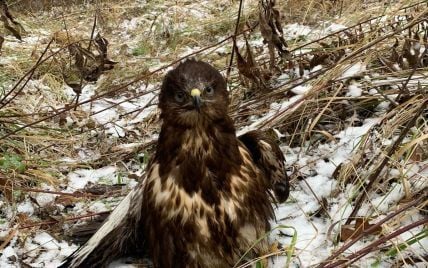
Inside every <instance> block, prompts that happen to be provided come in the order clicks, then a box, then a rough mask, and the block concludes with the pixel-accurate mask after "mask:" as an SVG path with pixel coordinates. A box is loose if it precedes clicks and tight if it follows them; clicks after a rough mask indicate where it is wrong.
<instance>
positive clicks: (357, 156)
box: [0, 0, 428, 266]
mask: <svg viewBox="0 0 428 268" xmlns="http://www.w3.org/2000/svg"><path fill="white" fill-rule="evenodd" d="M25 2H26V1H17V5H16V6H14V5H12V6H11V8H12V10H13V9H14V8H16V9H15V11H16V14H17V17H18V18H19V20H20V21H22V24H23V26H24V28H26V30H27V32H28V33H29V34H31V36H32V38H36V40H37V41H35V42H32V43H25V42H24V43H18V42H17V41H13V40H10V39H8V40H6V41H7V42H10V43H12V44H13V46H5V48H3V50H2V55H7V56H8V57H9V58H13V60H12V61H10V62H9V63H7V64H4V65H2V66H1V69H0V99H3V97H4V96H5V94H6V93H7V92H9V91H8V90H10V89H11V88H12V87H11V85H15V84H17V83H18V81H19V79H20V78H22V77H24V78H25V79H24V82H25V80H26V79H27V78H30V79H29V81H30V82H29V83H28V84H27V85H26V86H24V87H23V88H22V91H20V92H18V90H19V88H20V87H21V86H22V85H23V82H21V83H19V86H18V87H17V88H16V89H15V90H14V92H13V93H14V94H15V93H18V94H16V97H15V98H14V99H13V100H11V99H10V97H9V98H8V99H9V100H10V102H9V101H8V102H6V101H5V100H7V99H3V102H2V105H0V159H2V160H3V162H1V163H3V164H2V165H3V166H2V168H1V170H0V171H1V172H0V187H3V190H2V192H3V196H4V197H5V198H6V199H7V200H6V201H7V202H9V203H12V204H13V203H17V202H20V201H21V200H23V199H24V198H25V197H26V195H28V194H29V191H28V188H38V187H40V186H41V185H42V184H48V185H52V186H54V187H56V189H58V192H57V193H59V194H61V192H60V186H61V185H63V184H64V182H65V177H66V174H67V173H68V172H69V171H70V170H73V169H76V168H79V167H91V168H97V167H102V166H105V165H116V166H119V167H121V169H122V170H123V171H124V172H126V171H127V169H128V168H129V166H130V164H136V165H142V164H143V163H141V161H140V159H139V154H140V153H141V152H142V151H145V152H146V154H150V153H151V152H152V145H153V141H152V137H153V134H156V132H157V131H158V121H157V114H156V111H154V112H153V113H152V114H151V115H150V116H148V117H146V118H145V119H144V120H143V121H142V122H138V125H137V126H136V127H135V128H134V129H132V130H125V132H126V133H127V135H125V136H122V137H112V136H111V135H109V134H108V133H106V130H107V129H108V128H109V127H108V125H109V124H111V123H114V122H107V123H100V122H97V121H96V120H94V119H92V118H91V116H92V117H94V116H95V114H91V113H90V112H89V111H88V110H87V109H83V108H82V107H83V106H84V105H91V103H96V101H98V100H100V99H102V98H104V97H110V98H112V99H118V98H122V99H126V100H129V101H132V100H134V99H137V98H139V97H141V96H143V95H144V94H148V92H149V91H153V90H156V89H157V87H158V83H159V82H160V80H161V79H162V76H163V72H164V70H165V69H166V68H167V67H168V66H169V65H170V64H171V63H173V62H175V61H176V60H177V59H180V58H185V57H186V55H187V54H189V51H188V48H191V49H193V51H199V50H200V52H197V53H195V55H196V56H197V57H199V58H200V59H204V60H207V61H210V62H213V63H214V65H216V66H217V67H218V68H220V69H222V70H225V69H226V68H227V64H228V56H229V53H230V51H231V40H230V39H229V40H228V41H225V42H220V41H221V39H222V38H226V39H227V38H228V37H229V36H230V35H231V34H232V33H233V32H234V28H235V23H236V21H235V20H236V16H237V5H238V3H233V4H232V5H230V1H219V6H217V7H216V8H214V7H212V6H209V5H208V6H206V7H205V6H198V8H199V9H200V10H199V11H196V12H200V14H209V15H206V16H203V17H198V15H195V16H182V14H183V13H184V14H185V13H186V12H189V11H190V10H191V8H193V7H194V6H191V3H189V2H187V1H177V2H172V1H149V3H147V5H146V7H145V9H144V10H143V9H141V7H139V6H137V5H136V4H135V3H134V1H128V0H123V1H99V2H98V1H95V3H94V4H89V5H86V6H85V7H82V6H80V5H71V6H70V5H69V6H67V7H64V6H63V5H61V1H58V6H55V7H53V8H49V11H46V8H45V7H44V6H43V5H44V4H45V2H46V3H47V2H49V3H47V7H51V6H52V5H51V1H43V3H40V5H41V6H37V7H35V6H33V5H30V6H27V5H26V4H25ZM53 2H55V1H53ZM277 2H280V1H277ZM391 2H392V3H391ZM416 2H417V1H404V0H403V1H348V0H343V1H321V2H320V1H312V0H305V1H294V0H290V1H285V2H284V3H281V4H280V3H278V6H279V7H280V10H281V12H282V14H284V21H285V22H286V23H301V24H305V25H311V26H316V25H317V24H318V23H319V22H320V21H335V22H337V23H341V24H344V25H347V26H352V25H356V26H355V27H351V28H348V29H346V30H344V31H342V32H341V33H336V34H333V35H331V36H328V37H326V38H324V37H325V35H322V36H319V38H315V40H314V41H313V42H307V41H305V40H300V39H294V40H292V41H291V42H289V48H288V49H289V50H290V51H291V52H292V53H291V54H290V57H289V58H287V59H286V60H284V61H279V59H278V62H277V64H278V65H277V67H278V69H280V71H281V73H286V74H289V77H290V78H291V79H289V80H287V81H286V82H282V84H281V83H280V84H275V85H272V86H271V87H270V88H269V91H265V92H262V93H256V94H253V95H247V94H244V92H245V93H247V92H248V91H249V90H250V89H249V88H245V87H244V86H243V83H242V80H241V77H240V76H239V75H238V71H237V69H236V68H235V67H236V66H235V64H234V65H233V66H232V73H231V75H230V77H229V84H230V87H231V88H232V92H231V99H232V105H231V114H232V116H233V118H234V119H235V122H236V124H237V126H246V125H249V124H250V123H251V122H250V118H251V117H252V116H257V115H260V114H261V113H264V112H267V111H269V105H270V104H271V103H273V102H282V101H285V100H287V99H289V98H290V97H293V96H295V94H294V93H292V89H293V88H295V87H296V86H298V85H300V84H303V83H305V84H306V85H308V84H310V85H311V89H310V90H309V91H308V92H307V93H306V94H305V95H304V96H303V97H302V99H301V100H300V101H298V102H296V103H295V104H293V106H291V107H288V108H287V109H284V110H281V111H280V112H279V113H277V114H275V115H273V116H271V117H270V118H268V119H267V120H265V121H263V122H261V123H259V124H258V125H257V126H256V127H258V128H276V129H278V130H279V131H280V132H282V133H286V136H285V137H284V138H282V143H283V144H285V145H287V146H289V147H302V148H304V149H305V150H311V149H314V148H316V147H317V146H318V145H319V144H323V143H326V142H334V141H336V137H335V135H336V134H337V133H339V132H340V131H341V130H343V129H345V128H346V127H349V126H353V125H355V124H358V123H361V122H362V121H363V120H364V119H366V118H370V117H372V116H374V115H377V116H380V117H381V118H382V120H381V122H380V123H379V124H377V125H376V126H375V127H373V128H372V129H370V131H369V132H368V134H367V135H366V137H365V138H364V139H363V140H362V141H361V143H360V144H358V146H357V147H356V148H355V150H354V152H353V158H352V159H351V161H349V162H347V163H345V164H343V165H340V166H339V167H338V168H337V169H336V171H335V174H334V176H335V179H336V180H337V182H338V187H337V189H335V191H334V192H333V194H332V196H331V198H335V197H337V196H338V195H340V194H342V193H344V192H345V190H346V187H348V186H349V185H351V186H352V187H354V193H355V195H354V196H350V197H349V201H350V203H352V204H353V208H354V210H356V211H358V209H359V206H360V205H361V204H358V203H357V202H361V203H362V202H365V201H368V204H369V205H370V206H371V210H370V211H371V212H370V214H368V215H366V217H367V218H376V217H379V216H380V215H382V214H383V213H385V212H384V211H379V209H378V206H380V205H382V203H380V204H371V203H370V200H367V199H368V198H369V197H370V196H371V195H372V194H373V193H380V192H385V191H386V192H388V191H393V189H392V188H391V187H390V186H391V184H393V183H401V184H403V185H404V186H405V191H406V193H405V196H404V197H403V198H402V199H400V200H397V201H396V203H395V206H396V207H400V206H405V205H406V204H408V203H409V202H410V201H411V200H418V202H417V203H415V204H413V206H411V207H409V208H408V209H407V210H405V211H404V212H403V214H399V215H398V214H397V215H398V216H397V217H396V216H395V215H394V217H392V216H391V220H389V221H386V222H385V224H383V225H382V227H383V229H384V230H385V233H387V234H390V233H393V231H394V230H396V229H399V228H401V227H403V226H404V225H403V222H402V221H401V219H402V218H404V214H406V215H408V214H418V213H426V195H427V193H426V186H425V187H424V186H423V185H424V183H423V180H426V176H423V175H422V174H418V172H420V173H422V171H423V170H425V169H426V168H427V164H426V163H427V161H428V160H427V159H428V154H427V152H426V150H425V149H424V148H427V146H428V136H427V134H426V133H428V122H427V112H426V111H427V108H426V103H427V95H428V94H427V89H426V86H427V85H426V83H427V82H426V81H427V80H426V76H427V67H428V66H427V65H426V64H427V61H422V64H421V65H418V66H416V65H414V66H412V65H411V64H410V65H408V66H404V65H403V66H401V68H400V70H393V69H391V66H393V65H394V64H398V62H393V61H394V60H397V59H394V58H393V57H391V49H392V47H393V46H395V47H396V51H397V53H398V56H399V58H400V57H401V59H402V58H403V57H405V53H406V48H405V44H406V42H408V41H409V40H411V41H415V40H414V39H415V36H414V32H415V31H418V30H419V31H420V32H422V29H424V28H423V27H426V25H425V24H424V23H425V22H422V21H423V20H426V19H427V6H426V4H421V5H419V6H415V7H412V8H409V9H405V10H404V9H403V7H406V6H411V5H413V4H414V3H416ZM245 4H246V6H245V8H244V14H243V17H242V18H241V24H240V27H239V29H240V31H244V30H246V29H247V28H246V27H247V26H246V25H245V24H246V22H248V24H249V25H254V23H255V22H257V20H258V15H257V12H258V6H257V1H248V3H245ZM94 14H97V16H98V17H97V18H98V24H97V31H100V32H102V33H103V37H105V38H106V39H107V40H108V41H109V43H110V44H109V55H110V56H111V58H112V60H114V61H116V62H118V63H117V64H116V65H115V67H114V69H112V70H111V71H107V72H106V73H105V74H104V75H103V77H102V78H101V79H100V80H99V81H98V82H97V83H96V91H95V92H96V93H97V94H96V95H94V96H93V97H92V98H91V99H89V100H88V101H83V102H78V101H77V102H76V100H73V101H72V102H70V99H69V97H68V96H67V94H66V93H65V91H64V89H65V81H64V70H67V69H69V68H71V67H70V66H71V65H72V57H71V56H70V53H69V52H68V49H67V47H68V46H69V45H70V43H72V42H77V41H80V40H84V41H81V44H82V46H85V47H86V46H87V45H88V44H89V41H88V40H89V39H90V37H91V28H92V23H93V19H94ZM399 14H403V15H407V17H403V21H402V22H401V24H400V27H396V26H395V25H394V23H393V22H392V21H391V20H390V19H391V17H392V16H395V15H399ZM378 16H384V18H386V19H381V18H379V17H378ZM35 18H37V19H35ZM134 18H139V19H140V21H134V22H132V20H133V19H134ZM370 18H374V19H373V20H372V21H370V22H367V20H369V19H370ZM125 19H127V20H128V24H132V23H136V24H135V25H136V26H135V27H134V28H132V29H130V30H129V31H127V32H126V33H123V31H124V29H125V31H126V27H123V25H121V23H120V22H123V21H124V20H125ZM362 22H364V23H362ZM425 31H426V29H425ZM58 32H62V35H61V36H62V37H61V38H56V39H55V41H54V42H53V43H52V46H50V47H49V49H48V50H47V53H46V56H45V58H46V57H50V58H49V59H48V60H46V61H45V62H43V64H40V65H37V64H36V62H37V60H38V59H39V57H40V56H41V55H42V52H43V50H44V49H45V48H46V46H47V45H48V43H49V41H50V40H51V38H53V37H54V36H55V33H58ZM247 37H248V39H249V40H256V39H257V38H259V33H258V30H257V29H256V30H255V31H253V32H247ZM238 38H239V40H240V41H243V38H242V35H240V36H239V37H238ZM122 39H126V43H124V42H123V40H122ZM420 39H421V40H420V42H421V45H423V46H428V44H427V43H426V39H424V38H423V33H421V34H420ZM229 41H230V42H229ZM396 42H397V43H396ZM394 44H396V45H394ZM60 48H64V50H62V51H60V52H58V51H59V49H60ZM218 51H220V52H218ZM254 51H255V52H256V60H257V62H258V63H259V65H260V66H263V67H264V68H267V67H265V66H266V63H267V62H268V59H269V55H268V53H267V51H266V49H264V50H263V49H260V48H257V49H254ZM323 54H325V55H328V56H329V59H331V61H329V62H327V61H320V62H319V64H321V65H322V68H321V69H320V70H319V71H318V72H313V73H310V74H305V75H304V76H300V75H299V74H298V73H297V74H296V71H295V69H296V67H297V69H301V70H303V69H305V70H306V72H307V71H309V69H310V67H311V66H310V65H311V61H313V58H314V57H317V56H321V55H323ZM425 57H426V56H425ZM357 62H361V63H364V65H365V66H367V70H366V71H365V73H364V75H366V76H367V77H369V78H370V79H364V77H363V75H359V76H358V77H353V78H352V79H349V78H347V79H345V78H343V77H342V74H343V72H344V71H345V70H346V69H347V68H349V67H350V65H352V64H355V63H357ZM385 62H390V64H387V63H385ZM312 63H313V62H312ZM316 65H318V64H316ZM33 66H36V68H35V72H34V74H32V75H30V74H28V71H29V70H31V68H32V67H33ZM312 67H313V66H312ZM374 73H376V76H372V74H374ZM26 74H27V75H26ZM277 76H278V73H275V72H272V73H271V77H272V78H271V79H272V81H273V80H275V77H277ZM392 78H393V79H392ZM351 80H355V81H358V82H359V83H360V84H361V86H360V87H361V88H362V90H363V93H362V95H361V96H349V95H347V91H348V86H349V83H350V81H351ZM87 84H88V85H90V84H91V83H89V82H88V83H87ZM148 84H150V85H153V87H151V88H145V85H148ZM83 89H84V90H85V88H83ZM372 91H374V93H373V92H372ZM83 93H85V92H83ZM14 94H12V95H11V96H14ZM397 95H399V96H400V98H396V96H397ZM122 99H121V100H122ZM155 102H156V100H155V99H154V100H153V101H152V102H151V105H154V104H155ZM381 103H389V105H390V106H389V107H390V108H389V109H388V110H387V112H386V113H384V114H378V111H377V110H376V107H378V106H379V104H381ZM423 105H425V106H423ZM116 106H117V105H116V104H115V102H114V101H112V102H111V103H110V106H107V107H106V108H105V109H106V110H109V109H114V108H115V107H116ZM135 108H136V111H135V112H132V113H129V111H118V112H119V113H120V116H119V118H120V119H122V118H125V119H127V120H132V119H135V117H136V116H138V114H139V113H140V112H141V111H139V110H138V109H141V108H142V107H138V106H136V107H135ZM143 108H146V107H143ZM36 123H37V124H36ZM400 135H402V136H403V137H402V138H403V140H402V141H400V142H399V143H398V144H396V145H395V146H393V144H394V140H396V139H397V137H399V136H400ZM129 143H139V145H138V146H135V147H133V148H131V149H130V148H125V147H121V145H123V144H129ZM82 148H83V149H84V150H87V151H90V152H97V156H96V157H89V158H87V159H82V157H81V154H82ZM112 148H113V150H112ZM64 159H74V161H65V160H64ZM7 161H9V162H7ZM5 162H7V163H8V165H9V166H8V167H5V165H6V164H4V163H5ZM414 165H418V166H420V170H419V171H418V172H414V173H413V174H411V175H408V174H406V172H408V170H409V167H411V166H414ZM391 172H394V174H396V175H395V176H391V175H390V173H391ZM373 174H375V175H376V176H374V175H373ZM298 175H299V174H298V171H296V172H295V173H294V174H292V178H293V180H295V179H296V178H297V177H298ZM366 182H369V183H366ZM421 185H422V186H421ZM0 189H1V188H0ZM16 189H20V190H16ZM25 189H27V190H25ZM75 197H76V198H77V199H78V200H81V199H83V200H85V199H86V198H88V197H87V196H84V197H82V196H80V195H76V196H75ZM424 198H425V199H424ZM356 200H357V201H356ZM358 200H360V201H358ZM391 208H394V206H391ZM388 212H390V213H394V210H393V209H392V210H391V211H388ZM425 215H426V214H425ZM83 216H84V215H83ZM83 216H82V217H83ZM348 216H349V215H344V220H346V221H349V220H350V219H348V218H347V217H348ZM77 219H80V218H79V217H72V219H71V220H73V221H75V220H77ZM63 220H64V219H63ZM403 221H404V220H403ZM16 223H18V225H21V226H26V225H28V224H33V222H29V220H28V219H25V218H19V217H18V218H16ZM43 223H44V222H43V220H42V221H41V222H39V223H37V224H35V226H39V227H41V226H43ZM57 223H58V224H57V229H56V232H57V234H58V235H62V234H61V232H62V230H61V226H60V224H61V221H58V222H57ZM348 223H349V222H348ZM422 224H425V226H426V223H422ZM379 225H380V224H379ZM58 226H59V227H58ZM44 227H46V226H44ZM404 227H405V226H404ZM32 231H34V228H33V229H32ZM363 237H364V236H361V237H359V239H362V238H363ZM8 239H9V238H8ZM381 239H382V237H381V236H379V237H378V239H377V240H375V241H381ZM391 239H392V238H391ZM6 240H7V239H6ZM6 240H5V241H6ZM391 241H393V240H391ZM3 244H4V243H3ZM3 244H2V246H0V248H1V247H4V246H3ZM388 245H389V246H391V247H395V248H398V251H400V250H403V251H405V248H406V247H403V246H399V245H398V244H397V242H395V241H394V242H390V243H389V244H388ZM339 250H340V248H339ZM377 250H379V247H377V246H375V245H373V247H372V248H369V250H368V251H369V252H375V251H377ZM337 252H339V251H337ZM361 254H362V253H361ZM391 254H392V253H391ZM392 255H393V256H394V257H396V259H397V260H396V263H397V264H399V263H400V261H402V258H401V259H400V257H397V256H398V255H400V254H399V253H397V252H395V253H394V254H392ZM352 256H353V259H352V258H351V259H350V260H349V261H348V264H350V263H352V261H353V260H356V258H358V257H362V256H361V255H359V254H356V255H355V256H354V255H352ZM341 257H343V255H342V254H337V256H335V255H332V258H331V259H329V260H328V262H327V263H324V264H323V265H325V266H328V265H330V264H331V265H333V266H334V265H336V264H337V265H339V264H343V263H342V262H341V260H340V258H341ZM415 258H417V256H416V257H415ZM338 263H339V264H338Z"/></svg>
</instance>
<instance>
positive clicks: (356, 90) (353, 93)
mask: <svg viewBox="0 0 428 268" xmlns="http://www.w3.org/2000/svg"><path fill="white" fill-rule="evenodd" d="M362 93H363V90H362V89H361V84H360V83H357V82H352V83H351V84H350V85H349V86H348V92H347V93H346V96H347V97H361V95H362Z"/></svg>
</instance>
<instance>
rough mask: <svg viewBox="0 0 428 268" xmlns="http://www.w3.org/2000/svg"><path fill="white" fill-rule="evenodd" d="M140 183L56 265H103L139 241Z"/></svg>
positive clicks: (129, 249) (121, 254)
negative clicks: (73, 250)
mask: <svg viewBox="0 0 428 268" xmlns="http://www.w3.org/2000/svg"><path fill="white" fill-rule="evenodd" d="M142 198H143V184H140V185H138V186H137V187H135V188H134V189H133V190H132V191H131V192H129V194H128V195H127V196H126V197H125V198H124V199H123V200H122V201H121V202H120V203H119V205H118V206H117V207H116V208H115V209H114V211H113V212H112V213H111V214H110V216H109V217H108V218H107V219H106V221H105V222H104V223H103V224H102V226H101V227H100V228H99V229H98V230H97V232H96V233H95V234H94V235H93V236H92V237H91V238H90V239H89V240H88V241H87V242H86V243H85V244H84V245H83V246H82V247H80V248H79V249H78V250H76V251H75V252H74V253H73V254H72V255H70V256H69V257H68V258H67V259H66V260H65V262H64V263H62V264H61V266H59V267H64V268H65V267H106V266H107V265H108V264H109V263H110V262H111V261H112V260H114V259H116V258H118V257H121V256H123V255H125V254H127V253H129V252H132V251H133V250H134V248H135V245H136V243H137V242H138V243H141V241H140V239H141V237H138V236H139V232H138V229H139V228H140V223H141V216H142Z"/></svg>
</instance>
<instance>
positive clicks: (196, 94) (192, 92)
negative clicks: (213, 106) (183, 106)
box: [190, 88, 201, 97]
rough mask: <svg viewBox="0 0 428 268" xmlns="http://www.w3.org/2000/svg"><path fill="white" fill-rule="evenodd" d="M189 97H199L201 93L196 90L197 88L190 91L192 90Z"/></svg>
mask: <svg viewBox="0 0 428 268" xmlns="http://www.w3.org/2000/svg"><path fill="white" fill-rule="evenodd" d="M190 95H191V96H192V97H195V96H201V91H200V90H199V89H197V88H194V89H192V90H191V91H190Z"/></svg>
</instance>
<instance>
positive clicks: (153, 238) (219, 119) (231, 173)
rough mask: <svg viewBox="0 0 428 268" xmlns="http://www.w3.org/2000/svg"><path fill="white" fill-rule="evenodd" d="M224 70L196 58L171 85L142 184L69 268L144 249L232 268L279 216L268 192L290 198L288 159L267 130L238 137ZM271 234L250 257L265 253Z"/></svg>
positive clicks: (178, 262) (181, 263)
mask: <svg viewBox="0 0 428 268" xmlns="http://www.w3.org/2000/svg"><path fill="white" fill-rule="evenodd" d="M228 103H229V100H228V92H227V90H226V82H225V80H224V79H223V77H222V76H221V74H220V73H219V72H218V71H217V70H216V69H214V68H213V67H212V66H210V65H209V64H207V63H204V62H200V61H195V60H188V61H186V62H184V63H181V64H180V65H178V67H177V68H175V69H174V70H172V71H170V72H169V73H168V74H167V75H166V77H165V79H164V82H163V85H162V89H161V92H160V96H159V108H160V110H161V119H162V121H163V124H162V128H161V132H160V135H159V140H158V144H157V148H156V153H155V155H154V157H153V158H152V159H151V161H150V163H149V165H148V168H147V171H146V176H145V179H144V180H143V182H142V183H141V184H140V185H138V186H137V187H136V188H135V189H134V190H132V191H131V192H130V193H129V194H128V196H127V197H125V199H124V200H123V201H122V202H121V203H120V204H119V206H118V208H116V209H115V210H114V212H113V213H112V214H111V215H110V216H109V218H108V219H107V220H106V221H105V222H104V224H103V226H102V227H101V228H100V229H99V230H98V231H97V232H96V233H95V234H94V236H93V237H92V238H91V239H90V240H89V241H88V242H87V243H86V244H85V245H84V246H82V247H81V248H80V249H79V250H78V251H76V252H75V253H74V254H73V255H72V256H70V257H69V258H68V259H67V260H66V262H65V263H64V264H63V267H97V266H99V267H103V266H105V265H107V264H108V262H110V261H111V260H112V259H114V258H116V257H119V256H123V255H125V254H129V253H131V252H134V251H135V249H140V250H141V249H142V250H143V251H145V252H146V253H148V256H149V257H150V258H151V259H152V261H153V264H154V266H155V267H230V266H233V265H234V264H236V263H237V262H238V261H239V259H240V257H241V256H242V255H243V254H244V252H246V251H247V249H249V248H250V247H251V245H252V244H253V243H254V242H255V241H256V240H257V239H258V238H260V237H262V236H263V235H264V234H265V233H266V232H267V231H269V228H270V226H269V221H270V220H272V219H273V218H274V213H273V208H272V204H271V201H272V200H271V198H270V196H271V194H270V189H273V191H274V193H275V195H276V198H277V199H278V200H279V201H285V199H286V198H287V196H288V181H287V177H286V174H285V170H284V163H283V160H284V157H283V155H282V153H281V151H280V150H279V147H278V145H276V143H275V142H274V141H273V140H272V139H271V138H269V136H268V135H265V134H264V133H263V132H260V131H253V132H250V133H247V134H245V135H243V136H241V137H239V139H238V138H237V137H236V134H235V128H234V125H233V122H232V120H231V118H230V117H229V116H228ZM267 250H268V244H267V241H266V240H262V241H261V242H260V243H258V244H257V245H256V246H255V247H254V248H253V250H252V251H251V252H250V254H249V255H248V256H247V257H248V258H253V257H255V256H259V255H261V254H263V253H266V251H267Z"/></svg>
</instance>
